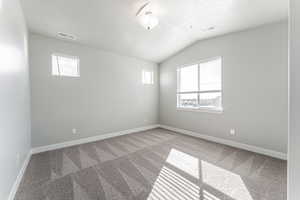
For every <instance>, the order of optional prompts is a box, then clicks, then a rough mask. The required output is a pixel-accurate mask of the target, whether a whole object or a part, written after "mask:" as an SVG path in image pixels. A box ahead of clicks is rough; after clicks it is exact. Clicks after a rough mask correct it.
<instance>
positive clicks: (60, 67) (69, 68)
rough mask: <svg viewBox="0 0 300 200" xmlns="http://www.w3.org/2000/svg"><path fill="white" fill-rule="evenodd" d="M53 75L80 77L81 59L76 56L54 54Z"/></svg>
mask: <svg viewBox="0 0 300 200" xmlns="http://www.w3.org/2000/svg"><path fill="white" fill-rule="evenodd" d="M52 75H53V76H70V77H79V76H80V73H79V59H78V58H77V57H74V56H66V55H60V54H53V55H52Z"/></svg>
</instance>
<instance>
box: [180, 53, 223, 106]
mask: <svg viewBox="0 0 300 200" xmlns="http://www.w3.org/2000/svg"><path fill="white" fill-rule="evenodd" d="M219 59H220V62H221V63H220V65H221V68H220V73H221V80H220V82H221V89H220V90H204V91H200V84H201V81H200V67H201V66H200V65H201V64H202V63H206V62H210V61H214V60H219ZM192 65H197V73H198V91H189V92H181V91H180V84H181V69H182V68H185V67H189V66H192ZM207 93H220V95H221V97H220V101H221V105H220V106H219V107H216V106H214V107H208V106H200V94H207ZM181 94H197V104H198V107H197V108H192V109H195V110H198V109H207V110H223V60H222V57H216V58H212V59H207V60H204V61H200V62H198V63H197V64H195V63H193V64H190V65H185V66H183V67H179V68H178V69H177V94H176V96H177V108H180V109H191V108H189V107H184V106H181V102H180V95H181Z"/></svg>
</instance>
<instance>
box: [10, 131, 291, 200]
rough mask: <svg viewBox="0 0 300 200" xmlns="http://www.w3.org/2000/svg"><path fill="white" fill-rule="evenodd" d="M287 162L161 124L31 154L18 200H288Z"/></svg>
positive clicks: (17, 196) (18, 193)
mask: <svg viewBox="0 0 300 200" xmlns="http://www.w3.org/2000/svg"><path fill="white" fill-rule="evenodd" d="M286 168H287V166H286V162H285V161H282V160H278V159H274V158H271V157H267V156H263V155H260V154H256V153H252V152H248V151H244V150H240V149H236V148H232V147H229V146H225V145H221V144H217V143H213V142H208V141H205V140H200V139H196V138H193V137H188V136H184V135H180V134H177V133H174V132H171V131H167V130H164V129H154V130H150V131H145V132H141V133H136V134H131V135H126V136H121V137H116V138H112V139H107V140H102V141H98V142H93V143H89V144H84V145H79V146H74V147H69V148H65V149H60V150H55V151H49V152H45V153H40V154H36V155H33V156H32V158H31V160H30V163H29V165H28V168H27V170H26V172H25V175H24V177H23V180H22V182H21V185H20V187H19V190H18V192H17V195H16V198H15V199H16V200H96V199H99V200H100V199H101V200H127V199H128V200H144V199H145V200H196V199H197V200H286V182H287V178H286Z"/></svg>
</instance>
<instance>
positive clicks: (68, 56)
mask: <svg viewBox="0 0 300 200" xmlns="http://www.w3.org/2000/svg"><path fill="white" fill-rule="evenodd" d="M53 56H59V57H65V58H70V59H76V60H77V71H78V75H76V76H67V75H61V74H53V63H52V61H53ZM57 65H58V63H57ZM57 67H58V70H59V65H58V66H57ZM51 75H52V76H55V77H68V78H78V77H80V59H79V57H78V56H71V55H66V54H62V53H53V54H52V55H51Z"/></svg>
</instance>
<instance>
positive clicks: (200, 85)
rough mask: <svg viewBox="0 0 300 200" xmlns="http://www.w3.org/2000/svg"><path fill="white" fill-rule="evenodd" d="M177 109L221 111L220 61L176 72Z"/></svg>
mask: <svg viewBox="0 0 300 200" xmlns="http://www.w3.org/2000/svg"><path fill="white" fill-rule="evenodd" d="M177 107H178V108H182V109H192V110H203V109H204V110H214V111H222V59H221V58H215V59H210V60H207V61H203V62H199V63H197V64H193V65H189V66H184V67H181V68H179V69H178V70H177Z"/></svg>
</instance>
